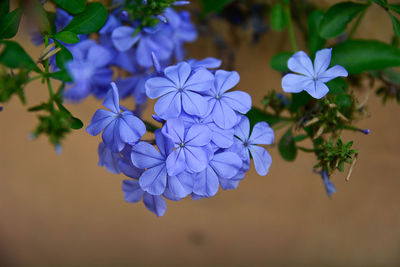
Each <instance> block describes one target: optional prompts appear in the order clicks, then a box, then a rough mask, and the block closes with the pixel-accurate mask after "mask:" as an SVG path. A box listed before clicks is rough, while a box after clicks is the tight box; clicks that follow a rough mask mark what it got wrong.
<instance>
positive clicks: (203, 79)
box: [182, 69, 214, 92]
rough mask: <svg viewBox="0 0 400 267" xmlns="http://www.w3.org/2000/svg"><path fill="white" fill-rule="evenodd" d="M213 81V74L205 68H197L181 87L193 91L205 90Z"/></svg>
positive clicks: (209, 87)
mask: <svg viewBox="0 0 400 267" xmlns="http://www.w3.org/2000/svg"><path fill="white" fill-rule="evenodd" d="M213 81H214V75H212V73H211V72H209V71H208V70H206V69H199V70H197V71H195V72H194V73H193V74H192V75H190V77H189V78H188V80H187V81H186V83H185V86H184V87H183V88H182V89H184V90H189V91H193V92H206V91H208V90H210V89H211V86H212V83H213Z"/></svg>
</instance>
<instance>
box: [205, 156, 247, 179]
mask: <svg viewBox="0 0 400 267" xmlns="http://www.w3.org/2000/svg"><path fill="white" fill-rule="evenodd" d="M242 163H243V162H242V160H241V159H240V158H239V156H238V155H237V154H235V153H233V152H222V153H218V154H215V155H214V158H213V159H212V160H211V161H210V166H211V167H212V168H213V169H214V171H215V173H217V174H218V176H219V177H222V178H225V179H230V178H232V177H234V176H235V175H236V174H237V173H238V171H239V169H240V167H242Z"/></svg>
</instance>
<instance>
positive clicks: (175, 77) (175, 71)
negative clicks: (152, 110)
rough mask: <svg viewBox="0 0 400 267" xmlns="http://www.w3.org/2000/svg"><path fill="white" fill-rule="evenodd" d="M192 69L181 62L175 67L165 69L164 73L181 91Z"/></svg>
mask: <svg viewBox="0 0 400 267" xmlns="http://www.w3.org/2000/svg"><path fill="white" fill-rule="evenodd" d="M191 71H192V68H191V67H190V65H189V64H188V63H186V62H181V63H179V64H177V65H175V66H170V67H167V68H165V70H164V73H165V76H167V77H168V78H169V79H170V80H171V81H172V82H174V83H175V85H176V87H177V88H179V89H181V88H183V86H184V85H185V82H186V80H187V79H188V77H189V75H190V72H191Z"/></svg>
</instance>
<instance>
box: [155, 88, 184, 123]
mask: <svg viewBox="0 0 400 267" xmlns="http://www.w3.org/2000/svg"><path fill="white" fill-rule="evenodd" d="M181 110H182V100H181V94H180V93H177V92H170V93H168V94H166V95H163V96H162V97H160V98H159V99H158V100H157V102H156V104H155V105H154V111H155V112H156V114H157V115H158V116H159V117H160V118H162V119H164V120H168V119H170V118H177V117H178V116H179V114H181Z"/></svg>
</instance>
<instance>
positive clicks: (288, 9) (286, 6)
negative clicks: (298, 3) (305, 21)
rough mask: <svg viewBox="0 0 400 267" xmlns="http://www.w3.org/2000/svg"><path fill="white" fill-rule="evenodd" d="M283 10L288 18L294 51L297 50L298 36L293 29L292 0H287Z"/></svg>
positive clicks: (290, 38)
mask: <svg viewBox="0 0 400 267" xmlns="http://www.w3.org/2000/svg"><path fill="white" fill-rule="evenodd" d="M283 11H284V12H285V15H286V19H287V25H288V33H289V40H290V45H291V46H292V50H293V52H296V51H297V44H296V36H295V35H294V30H293V23H292V14H291V12H290V1H287V3H284V4H283Z"/></svg>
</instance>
